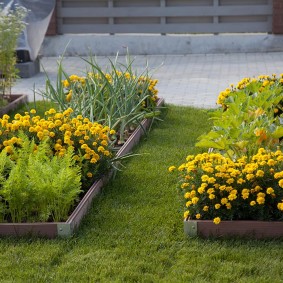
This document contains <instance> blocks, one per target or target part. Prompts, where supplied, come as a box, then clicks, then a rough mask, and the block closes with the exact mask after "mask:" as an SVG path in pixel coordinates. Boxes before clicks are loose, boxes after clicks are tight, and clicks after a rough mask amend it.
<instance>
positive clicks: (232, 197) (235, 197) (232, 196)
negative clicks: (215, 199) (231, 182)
mask: <svg viewBox="0 0 283 283" xmlns="http://www.w3.org/2000/svg"><path fill="white" fill-rule="evenodd" d="M228 199H229V200H230V201H232V200H235V199H237V195H236V194H229V196H228Z"/></svg>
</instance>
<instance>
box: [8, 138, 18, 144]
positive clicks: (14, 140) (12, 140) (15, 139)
mask: <svg viewBox="0 0 283 283" xmlns="http://www.w3.org/2000/svg"><path fill="white" fill-rule="evenodd" d="M10 141H11V143H16V142H17V141H18V138H16V137H12V138H11V139H10Z"/></svg>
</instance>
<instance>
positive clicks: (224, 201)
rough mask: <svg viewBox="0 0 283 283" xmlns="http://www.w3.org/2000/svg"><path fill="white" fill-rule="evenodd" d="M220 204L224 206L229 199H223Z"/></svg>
mask: <svg viewBox="0 0 283 283" xmlns="http://www.w3.org/2000/svg"><path fill="white" fill-rule="evenodd" d="M220 202H221V204H223V205H224V204H226V203H228V199H227V198H222V199H221V201H220Z"/></svg>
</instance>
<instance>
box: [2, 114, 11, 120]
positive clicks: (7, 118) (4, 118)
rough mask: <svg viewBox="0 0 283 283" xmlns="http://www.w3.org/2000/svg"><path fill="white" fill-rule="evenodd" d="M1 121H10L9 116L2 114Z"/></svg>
mask: <svg viewBox="0 0 283 283" xmlns="http://www.w3.org/2000/svg"><path fill="white" fill-rule="evenodd" d="M2 119H3V120H9V119H10V116H9V115H7V114H4V115H3V117H2Z"/></svg>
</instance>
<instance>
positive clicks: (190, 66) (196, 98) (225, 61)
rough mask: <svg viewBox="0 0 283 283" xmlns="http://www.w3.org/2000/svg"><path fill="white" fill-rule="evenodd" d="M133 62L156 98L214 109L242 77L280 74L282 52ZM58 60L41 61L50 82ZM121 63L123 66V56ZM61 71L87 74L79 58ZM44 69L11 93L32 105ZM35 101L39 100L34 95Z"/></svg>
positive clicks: (157, 57) (149, 58)
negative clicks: (148, 77) (150, 80)
mask: <svg viewBox="0 0 283 283" xmlns="http://www.w3.org/2000/svg"><path fill="white" fill-rule="evenodd" d="M111 58H112V59H113V57H111ZM132 58H135V60H134V64H133V66H134V70H137V71H138V73H139V72H142V71H144V70H145V68H146V63H147V62H148V66H149V70H150V71H151V74H152V76H153V77H154V78H156V79H158V80H159V83H158V85H157V87H158V89H159V96H160V97H163V98H165V101H166V102H167V103H171V104H175V105H186V106H194V107H201V108H213V107H216V104H215V102H216V99H217V96H218V94H219V92H220V91H222V90H224V89H225V88H227V87H229V85H230V84H231V83H234V84H235V83H237V82H238V81H239V80H241V79H242V78H243V77H257V76H258V75H262V74H267V75H271V74H273V73H274V74H277V75H279V74H281V73H283V52H270V53H231V54H190V55H147V56H141V55H138V56H133V57H132ZM57 60H58V58H55V57H43V58H42V59H41V65H42V67H43V68H44V69H45V71H46V74H47V75H48V76H49V77H50V79H51V80H52V81H53V82H55V81H56V76H57ZM97 61H98V63H99V65H101V66H106V65H107V62H108V59H107V58H106V57H97ZM120 61H121V62H124V56H121V57H120ZM63 67H64V69H65V71H66V72H67V73H68V74H69V75H71V74H78V75H81V74H83V73H84V72H85V70H86V64H85V62H84V61H83V60H82V59H81V58H78V57H66V58H64V60H63ZM43 68H42V69H41V72H40V73H39V74H37V75H36V76H34V77H32V78H28V79H19V80H17V83H16V85H15V86H14V87H13V93H25V94H28V95H29V100H30V101H32V100H33V89H34V87H35V89H37V90H39V89H44V86H45V79H46V74H45V73H44V72H43ZM36 99H41V97H40V96H39V95H36Z"/></svg>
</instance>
